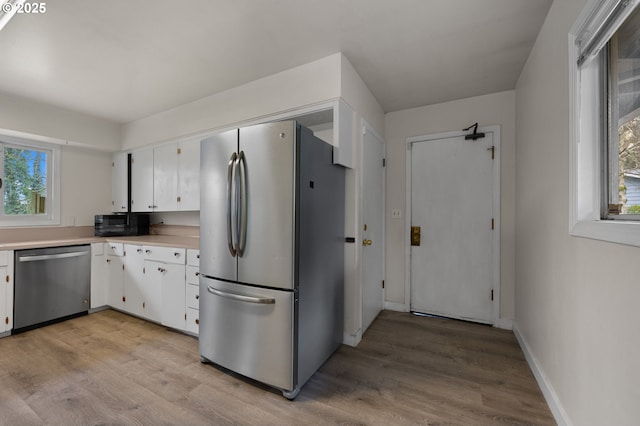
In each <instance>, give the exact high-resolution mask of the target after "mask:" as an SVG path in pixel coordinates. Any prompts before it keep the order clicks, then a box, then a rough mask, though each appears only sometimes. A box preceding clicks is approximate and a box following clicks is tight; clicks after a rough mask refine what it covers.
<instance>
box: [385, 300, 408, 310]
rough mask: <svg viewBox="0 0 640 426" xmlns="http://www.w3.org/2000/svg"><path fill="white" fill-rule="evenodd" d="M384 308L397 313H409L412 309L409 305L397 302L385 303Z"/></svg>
mask: <svg viewBox="0 0 640 426" xmlns="http://www.w3.org/2000/svg"><path fill="white" fill-rule="evenodd" d="M384 308H385V309H387V310H389V311H397V312H409V311H410V310H411V308H410V307H409V305H406V304H404V303H397V302H384Z"/></svg>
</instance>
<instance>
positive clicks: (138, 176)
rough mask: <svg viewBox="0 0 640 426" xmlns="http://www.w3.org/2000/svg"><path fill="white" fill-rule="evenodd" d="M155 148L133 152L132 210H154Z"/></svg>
mask: <svg viewBox="0 0 640 426" xmlns="http://www.w3.org/2000/svg"><path fill="white" fill-rule="evenodd" d="M153 154H154V149H153V148H147V149H141V150H140V151H134V152H132V153H131V211H132V212H151V211H154V203H153V196H154V194H153V186H154V185H153V172H154V170H153V169H154V168H153Z"/></svg>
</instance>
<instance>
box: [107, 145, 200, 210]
mask: <svg viewBox="0 0 640 426" xmlns="http://www.w3.org/2000/svg"><path fill="white" fill-rule="evenodd" d="M200 140H201V138H194V139H186V140H183V141H180V142H174V143H169V144H166V145H162V146H158V147H155V148H147V149H141V150H139V151H134V152H133V153H132V154H131V211H132V212H153V211H156V212H165V211H179V210H185V211H186V210H200ZM116 155H120V154H116ZM122 155H124V158H125V160H124V161H125V163H124V164H125V167H124V170H123V171H122V170H116V169H115V166H114V177H113V187H114V190H113V191H114V194H116V192H117V190H116V186H118V187H119V186H121V185H122V184H121V183H120V181H119V180H118V179H124V188H125V189H124V192H125V194H126V176H127V171H126V154H124V153H123V154H122ZM114 158H115V157H114ZM115 164H116V162H115V160H114V165H115ZM116 175H118V176H116ZM114 197H115V195H114ZM124 199H125V200H126V195H125V197H124ZM117 203H118V201H114V206H115V205H116V204H117ZM122 205H124V206H125V207H124V210H119V209H116V208H115V207H114V210H113V211H126V203H124V204H122Z"/></svg>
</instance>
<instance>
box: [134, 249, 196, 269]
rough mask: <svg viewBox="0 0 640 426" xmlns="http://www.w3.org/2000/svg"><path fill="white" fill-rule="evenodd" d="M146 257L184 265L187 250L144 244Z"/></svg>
mask: <svg viewBox="0 0 640 426" xmlns="http://www.w3.org/2000/svg"><path fill="white" fill-rule="evenodd" d="M143 249H144V254H145V259H148V260H155V261H158V262H165V263H176V264H179V265H184V264H185V261H186V253H185V252H186V250H185V249H183V248H175V247H161V246H143Z"/></svg>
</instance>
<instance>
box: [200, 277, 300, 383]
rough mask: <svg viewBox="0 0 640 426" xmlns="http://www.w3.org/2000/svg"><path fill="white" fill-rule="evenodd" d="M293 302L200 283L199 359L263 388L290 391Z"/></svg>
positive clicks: (287, 295)
mask: <svg viewBox="0 0 640 426" xmlns="http://www.w3.org/2000/svg"><path fill="white" fill-rule="evenodd" d="M293 312H294V298H293V293H292V292H289V291H279V290H267V289H261V288H255V287H248V286H244V285H239V284H233V283H228V282H223V281H217V280H212V279H208V278H206V277H203V276H201V277H200V338H199V340H200V355H201V356H202V357H203V358H205V359H206V360H208V361H211V362H214V363H216V364H218V365H220V366H222V367H225V368H228V369H230V370H233V371H235V372H237V373H240V374H242V375H244V376H247V377H250V378H252V379H255V380H258V381H260V382H263V383H266V384H268V385H271V386H274V387H277V388H280V389H283V390H292V389H293V387H294V385H295V378H294V372H293V371H294V368H293V362H294V353H293V352H294V351H293V348H294V346H293V335H294V334H293Z"/></svg>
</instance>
